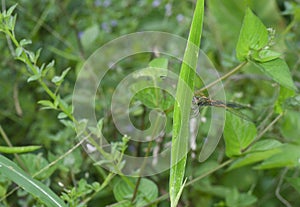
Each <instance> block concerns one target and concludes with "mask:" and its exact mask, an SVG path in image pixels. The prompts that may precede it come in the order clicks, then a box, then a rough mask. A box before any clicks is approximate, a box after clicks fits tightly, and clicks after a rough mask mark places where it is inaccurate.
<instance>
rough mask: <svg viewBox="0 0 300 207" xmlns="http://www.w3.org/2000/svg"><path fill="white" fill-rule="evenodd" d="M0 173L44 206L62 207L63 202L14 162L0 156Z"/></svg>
mask: <svg viewBox="0 0 300 207" xmlns="http://www.w3.org/2000/svg"><path fill="white" fill-rule="evenodd" d="M0 173H1V175H3V176H6V177H7V178H8V179H10V180H12V181H13V182H15V183H16V184H18V185H19V186H20V187H22V188H23V189H24V190H26V191H27V192H29V193H31V194H32V195H33V196H34V197H37V198H39V199H40V200H41V201H42V202H43V203H44V204H45V205H46V206H49V207H64V206H66V205H65V204H64V202H63V201H62V200H61V199H60V198H59V197H58V196H57V195H56V194H55V193H53V192H52V191H51V190H50V189H49V188H48V187H47V186H46V185H44V184H43V183H41V182H39V181H37V180H34V179H32V178H31V177H30V176H28V175H27V174H26V173H25V172H24V171H23V170H22V169H21V168H19V167H18V166H17V165H16V164H15V163H14V162H12V161H10V160H9V159H7V158H6V157H4V156H2V155H0Z"/></svg>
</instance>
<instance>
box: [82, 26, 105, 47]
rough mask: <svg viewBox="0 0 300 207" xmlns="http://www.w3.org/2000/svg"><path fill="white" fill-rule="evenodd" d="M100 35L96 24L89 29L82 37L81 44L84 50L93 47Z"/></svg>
mask: <svg viewBox="0 0 300 207" xmlns="http://www.w3.org/2000/svg"><path fill="white" fill-rule="evenodd" d="M99 33H100V29H99V25H98V24H95V25H93V26H91V27H89V28H87V29H86V30H85V31H84V32H83V34H82V36H81V42H82V46H83V48H84V49H88V48H89V47H91V46H92V44H93V42H94V41H95V40H96V38H97V37H98V35H99Z"/></svg>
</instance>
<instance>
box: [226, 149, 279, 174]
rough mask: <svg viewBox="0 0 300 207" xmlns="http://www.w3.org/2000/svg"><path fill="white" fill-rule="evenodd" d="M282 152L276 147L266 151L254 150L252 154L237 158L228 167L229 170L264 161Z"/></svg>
mask: <svg viewBox="0 0 300 207" xmlns="http://www.w3.org/2000/svg"><path fill="white" fill-rule="evenodd" d="M277 153H280V149H279V148H275V149H270V150H266V151H261V152H253V153H250V154H247V155H246V156H245V157H242V158H238V159H237V160H235V161H234V162H233V163H232V165H230V167H229V168H228V170H233V169H236V168H240V167H243V166H246V165H251V164H253V163H256V162H260V161H263V160H265V159H268V158H269V157H271V156H273V155H275V154H277Z"/></svg>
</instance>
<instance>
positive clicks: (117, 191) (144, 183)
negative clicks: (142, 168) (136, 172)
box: [113, 178, 158, 207]
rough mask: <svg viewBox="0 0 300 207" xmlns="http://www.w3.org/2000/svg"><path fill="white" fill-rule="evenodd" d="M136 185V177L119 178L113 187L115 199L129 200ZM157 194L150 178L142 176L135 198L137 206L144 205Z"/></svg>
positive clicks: (156, 189)
mask: <svg viewBox="0 0 300 207" xmlns="http://www.w3.org/2000/svg"><path fill="white" fill-rule="evenodd" d="M135 185H136V179H126V181H124V180H120V181H119V182H118V183H117V184H116V185H115V186H114V189H113V192H114V196H115V198H116V200H117V201H123V200H131V198H132V196H133V193H134V189H135ZM157 196H158V188H157V186H156V184H155V183H153V182H152V181H151V180H149V179H146V178H142V179H141V181H140V184H139V188H138V193H137V195H136V199H135V202H134V203H135V205H134V206H137V207H139V206H140V207H141V206H145V205H147V204H148V203H150V202H151V201H153V200H154V199H156V198H157Z"/></svg>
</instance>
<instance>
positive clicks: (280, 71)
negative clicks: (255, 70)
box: [255, 58, 297, 91]
mask: <svg viewBox="0 0 300 207" xmlns="http://www.w3.org/2000/svg"><path fill="white" fill-rule="evenodd" d="M255 64H256V65H257V66H258V67H259V68H260V69H261V70H262V72H263V73H265V74H266V75H267V76H269V77H270V78H272V79H273V80H274V81H276V82H277V83H279V84H280V85H282V86H284V87H286V88H288V89H291V90H294V91H295V90H297V88H296V86H295V84H294V82H293V79H292V76H291V73H290V70H289V66H288V65H287V64H286V62H285V61H284V60H283V59H280V58H277V59H275V60H271V61H268V62H263V63H255Z"/></svg>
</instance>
